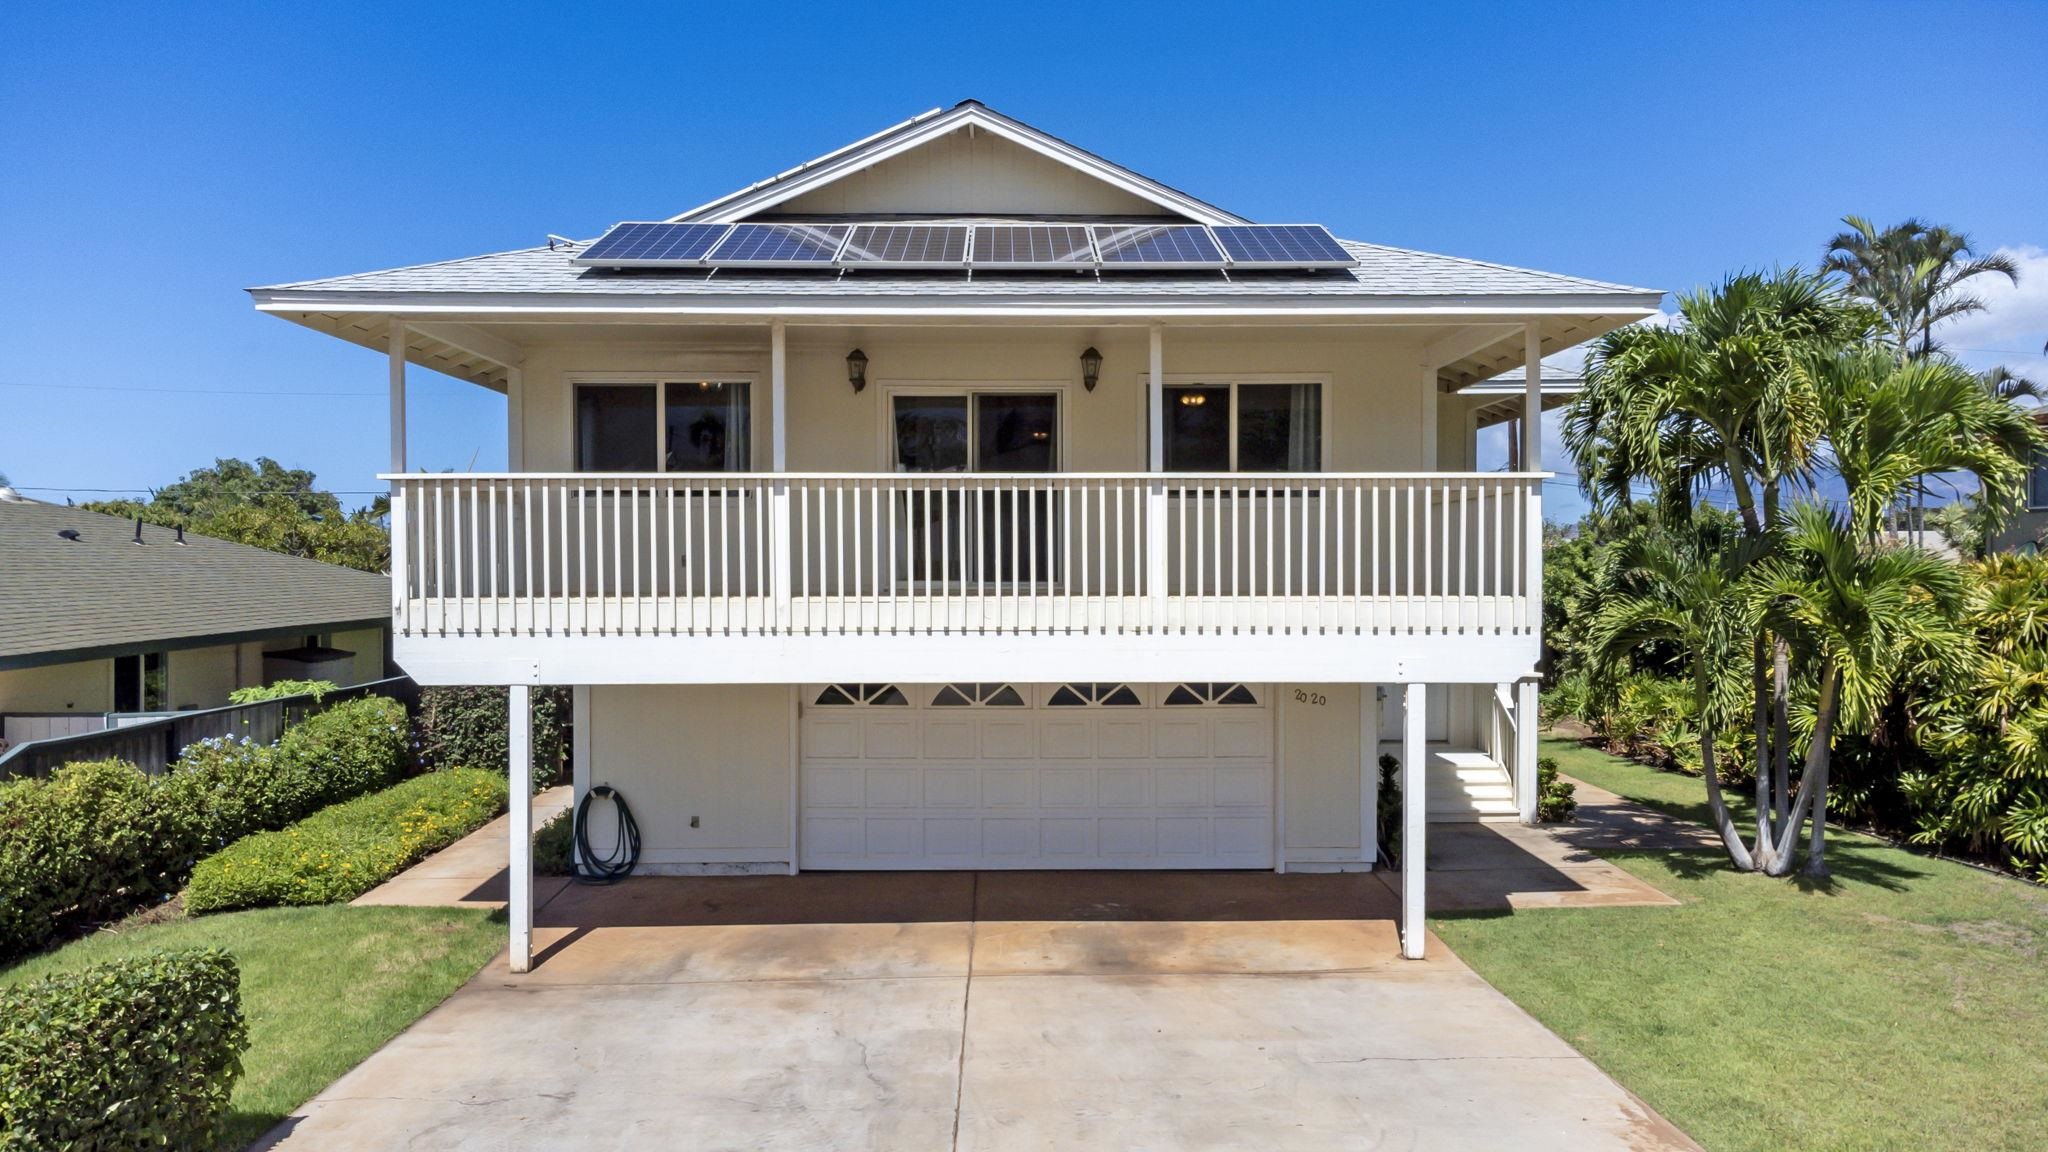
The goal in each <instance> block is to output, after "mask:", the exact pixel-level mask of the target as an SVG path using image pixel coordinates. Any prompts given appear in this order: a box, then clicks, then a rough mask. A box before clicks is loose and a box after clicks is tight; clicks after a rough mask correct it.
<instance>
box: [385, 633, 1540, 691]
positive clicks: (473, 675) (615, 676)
mask: <svg viewBox="0 0 2048 1152" xmlns="http://www.w3.org/2000/svg"><path fill="white" fill-rule="evenodd" d="M1397 640H1398V641H1400V642H1396V641H1397ZM392 643H393V658H394V659H395V660H396V661H397V662H398V663H399V664H401V665H403V666H404V668H405V669H406V671H407V673H408V674H409V675H411V676H412V678H413V679H414V680H416V681H418V682H419V683H421V684H513V683H521V684H782V683H788V682H789V681H790V680H791V679H792V675H791V673H792V670H801V672H800V677H801V678H805V679H809V678H815V679H817V680H821V681H830V682H848V683H853V682H863V683H866V682H880V681H893V682H900V683H911V684H935V683H951V682H954V681H980V680H1007V681H1010V682H1020V681H1021V682H1030V683H1049V682H1053V681H1096V680H1119V681H1123V682H1125V683H1145V684H1157V683H1162V682H1167V681H1175V682H1178V681H1183V680H1197V681H1206V680H1226V679H1227V680H1232V681H1236V682H1240V683H1281V682H1301V683H1311V682H1316V681H1321V682H1325V683H1359V682H1369V683H1375V684H1398V683H1406V682H1409V681H1423V680H1426V681H1428V682H1430V683H1434V684H1446V683H1471V684H1492V683H1497V682H1499V681H1503V680H1520V679H1523V678H1525V677H1529V676H1533V675H1535V669H1536V658H1537V656H1538V655H1539V654H1540V648H1541V644H1540V642H1539V641H1538V640H1537V638H1536V637H1534V636H1531V635H1504V636H1491V635H1468V634H1451V635H1433V636H1416V637H1413V638H1381V639H1379V640H1376V641H1374V642H1365V641H1362V640H1361V639H1360V638H1359V637H1357V636H1350V635H1318V634H1310V635H1303V634H1300V633H1296V634H1294V635H1284V634H1282V635H1240V636H1217V635H1208V636H1203V635H1197V634H1193V633H1189V634H1185V635H1183V634H1180V633H1173V634H1164V635H1132V636H1128V637H1103V636H1084V635H1073V636H1067V635H1050V636H1035V637H1031V638H1029V639H1028V640H1027V639H1024V638H1011V637H995V636H977V635H972V634H963V635H943V634H942V635H935V636H925V635H911V634H905V635H900V636H887V637H881V636H852V635H848V636H839V635H828V634H813V635H796V636H743V635H723V636H698V637H692V638H690V639H687V640H678V639H676V638H674V637H670V636H632V635H611V636H556V637H552V638H548V639H536V638H532V637H516V636H476V637H465V638H461V639H457V638H452V637H450V638H439V637H405V636H400V637H397V638H395V639H394V640H393V642H392Z"/></svg>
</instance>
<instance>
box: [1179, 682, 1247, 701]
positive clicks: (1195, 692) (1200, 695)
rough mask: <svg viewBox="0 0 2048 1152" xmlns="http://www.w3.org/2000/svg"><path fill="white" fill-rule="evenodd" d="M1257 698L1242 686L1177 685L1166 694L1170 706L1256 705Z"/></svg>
mask: <svg viewBox="0 0 2048 1152" xmlns="http://www.w3.org/2000/svg"><path fill="white" fill-rule="evenodd" d="M1258 702H1259V698H1258V697H1256V696H1254V695H1252V690H1251V689H1249V688H1247V687H1245V686H1244V685H1242V684H1177V685H1175V686H1174V689H1173V691H1171V692H1168V693H1167V694H1166V703H1167V704H1168V705H1169V706H1171V705H1176V704H1181V705H1194V706H1200V705H1203V704H1257V703H1258Z"/></svg>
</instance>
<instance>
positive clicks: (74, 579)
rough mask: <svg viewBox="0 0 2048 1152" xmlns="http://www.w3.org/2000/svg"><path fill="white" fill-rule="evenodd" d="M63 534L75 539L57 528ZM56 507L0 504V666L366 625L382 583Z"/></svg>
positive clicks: (387, 602) (381, 614)
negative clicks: (139, 529)
mask: <svg viewBox="0 0 2048 1152" xmlns="http://www.w3.org/2000/svg"><path fill="white" fill-rule="evenodd" d="M66 529H71V530H75V531H77V533H78V539H77V540H66V539H64V538H63V537H61V536H59V535H58V532H60V531H63V530H66ZM175 536H176V533H175V532H174V531H173V530H171V529H169V528H159V527H156V526H155V525H148V524H146V525H144V526H143V529H142V538H143V540H144V543H143V544H141V545H137V544H136V543H135V523H134V521H131V520H121V519H117V518H115V517H112V516H102V515H100V514H99V513H96V512H86V511H83V510H81V509H78V508H72V507H67V506H65V505H60V504H36V503H15V502H11V501H0V668H4V667H9V666H11V665H19V664H35V663H46V662H49V659H50V657H51V656H52V654H55V653H70V652H79V653H86V652H91V653H94V654H96V655H104V654H107V653H108V650H110V649H130V650H140V649H141V648H144V647H150V646H155V645H157V644H159V643H162V644H164V645H165V646H173V645H172V644H171V642H174V641H180V640H194V639H199V638H219V642H226V640H227V639H229V638H232V637H236V636H255V635H261V634H265V633H272V634H274V633H281V632H290V631H295V630H299V629H304V630H305V631H308V632H314V631H320V630H322V629H324V628H327V627H331V626H335V625H341V624H356V623H362V622H368V621H377V622H381V621H382V620H383V619H384V618H385V617H386V616H387V615H388V614H389V613H390V610H391V584H390V581H389V580H388V579H387V578H386V577H383V576H378V575H373V574H371V573H368V572H357V571H354V570H353V569H349V568H339V567H336V566H334V565H332V564H322V563H319V562H317V561H313V560H302V559H300V558H298V557H296V556H285V555H281V554H279V553H276V552H266V551H264V550H263V549H261V548H251V547H249V546H247V545H244V544H231V543H229V542H227V541H225V540H215V539H213V538H211V537H208V536H198V535H194V534H192V533H190V532H187V533H186V534H185V544H184V545H183V546H182V547H181V546H179V545H178V544H176V543H175V542H174V540H175Z"/></svg>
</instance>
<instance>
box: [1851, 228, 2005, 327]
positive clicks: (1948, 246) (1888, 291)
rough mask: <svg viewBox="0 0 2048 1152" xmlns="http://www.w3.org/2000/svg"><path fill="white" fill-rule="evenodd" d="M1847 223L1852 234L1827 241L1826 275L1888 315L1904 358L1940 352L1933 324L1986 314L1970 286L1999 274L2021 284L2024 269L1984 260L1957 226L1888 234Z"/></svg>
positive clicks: (1995, 256)
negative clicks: (1839, 279) (1840, 278)
mask: <svg viewBox="0 0 2048 1152" xmlns="http://www.w3.org/2000/svg"><path fill="white" fill-rule="evenodd" d="M1842 223H1844V224H1847V225H1848V226H1849V229H1848V230H1847V231H1845V232H1838V233H1836V234H1835V236H1834V238H1833V239H1831V240H1829V241H1828V247H1827V254H1826V256H1825V258H1824V259H1823V260H1822V261H1821V270H1822V271H1823V272H1837V273H1840V274H1841V275H1842V276H1843V277H1845V278H1846V280H1847V286H1848V290H1849V293H1850V294H1851V295H1853V296H1856V297H1858V298H1860V299H1863V300H1867V301H1869V302H1870V303H1871V305H1872V306H1874V307H1875V308H1877V310H1878V311H1879V312H1881V313H1883V314H1884V319H1885V330H1886V333H1887V335H1888V336H1889V338H1890V340H1891V344H1892V346H1893V347H1894V348H1896V349H1898V352H1899V355H1901V356H1905V357H1925V356H1931V355H1933V354H1934V352H1935V351H1936V349H1937V348H1938V347H1939V346H1938V345H1937V344H1936V343H1935V341H1934V327H1935V325H1937V324H1939V323H1941V322H1942V321H1944V320H1951V319H1954V318H1955V317H1957V316H1966V315H1969V314H1970V313H1972V312H1981V311H1983V310H1984V301H1983V300H1982V299H1981V298H1979V297H1977V296H1974V295H1972V294H1971V293H1970V292H1969V291H1968V289H1967V287H1966V285H1967V283H1968V282H1969V281H1970V280H1972V279H1974V278H1975V277H1978V276H1984V275H1988V274H1997V275H2001V276H2004V277H2005V278H2006V279H2007V280H2010V281H2011V282H2012V283H2014V284H2018V283H2019V282H2020V270H2019V265H2017V264H2015V263H2013V261H2012V260H2011V258H2009V257H2007V256H2004V255H2001V254H1999V253H1995V252H1994V253H1992V254H1991V255H1989V256H1979V255H1977V254H1976V253H1974V252H1973V251H1971V249H1970V240H1969V237H1967V236H1965V235H1963V234H1962V233H1961V232H1957V231H1955V230H1954V229H1951V228H1945V227H1942V226H1940V225H1938V224H1928V223H1927V222H1926V221H1924V220H1920V219H1917V218H1915V219H1909V220H1906V221H1904V222H1903V223H1899V224H1894V225H1892V226H1891V227H1889V228H1885V229H1883V230H1879V229H1878V228H1877V227H1876V226H1874V225H1872V224H1871V222H1870V221H1869V220H1868V219H1866V218H1864V217H1862V216H1844V217H1842ZM1916 341H1917V343H1918V346H1917V347H1915V342H1916Z"/></svg>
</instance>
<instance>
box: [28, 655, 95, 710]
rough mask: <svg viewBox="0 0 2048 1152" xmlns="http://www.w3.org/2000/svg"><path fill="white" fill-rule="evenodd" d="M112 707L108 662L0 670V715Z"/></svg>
mask: <svg viewBox="0 0 2048 1152" xmlns="http://www.w3.org/2000/svg"><path fill="white" fill-rule="evenodd" d="M113 707H114V662H113V661H112V660H81V661H79V662H77V663H75V664H49V665H45V666H43V667H41V668H10V669H7V670H6V671H0V712H106V711H109V710H111V709H112V708H113Z"/></svg>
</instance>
